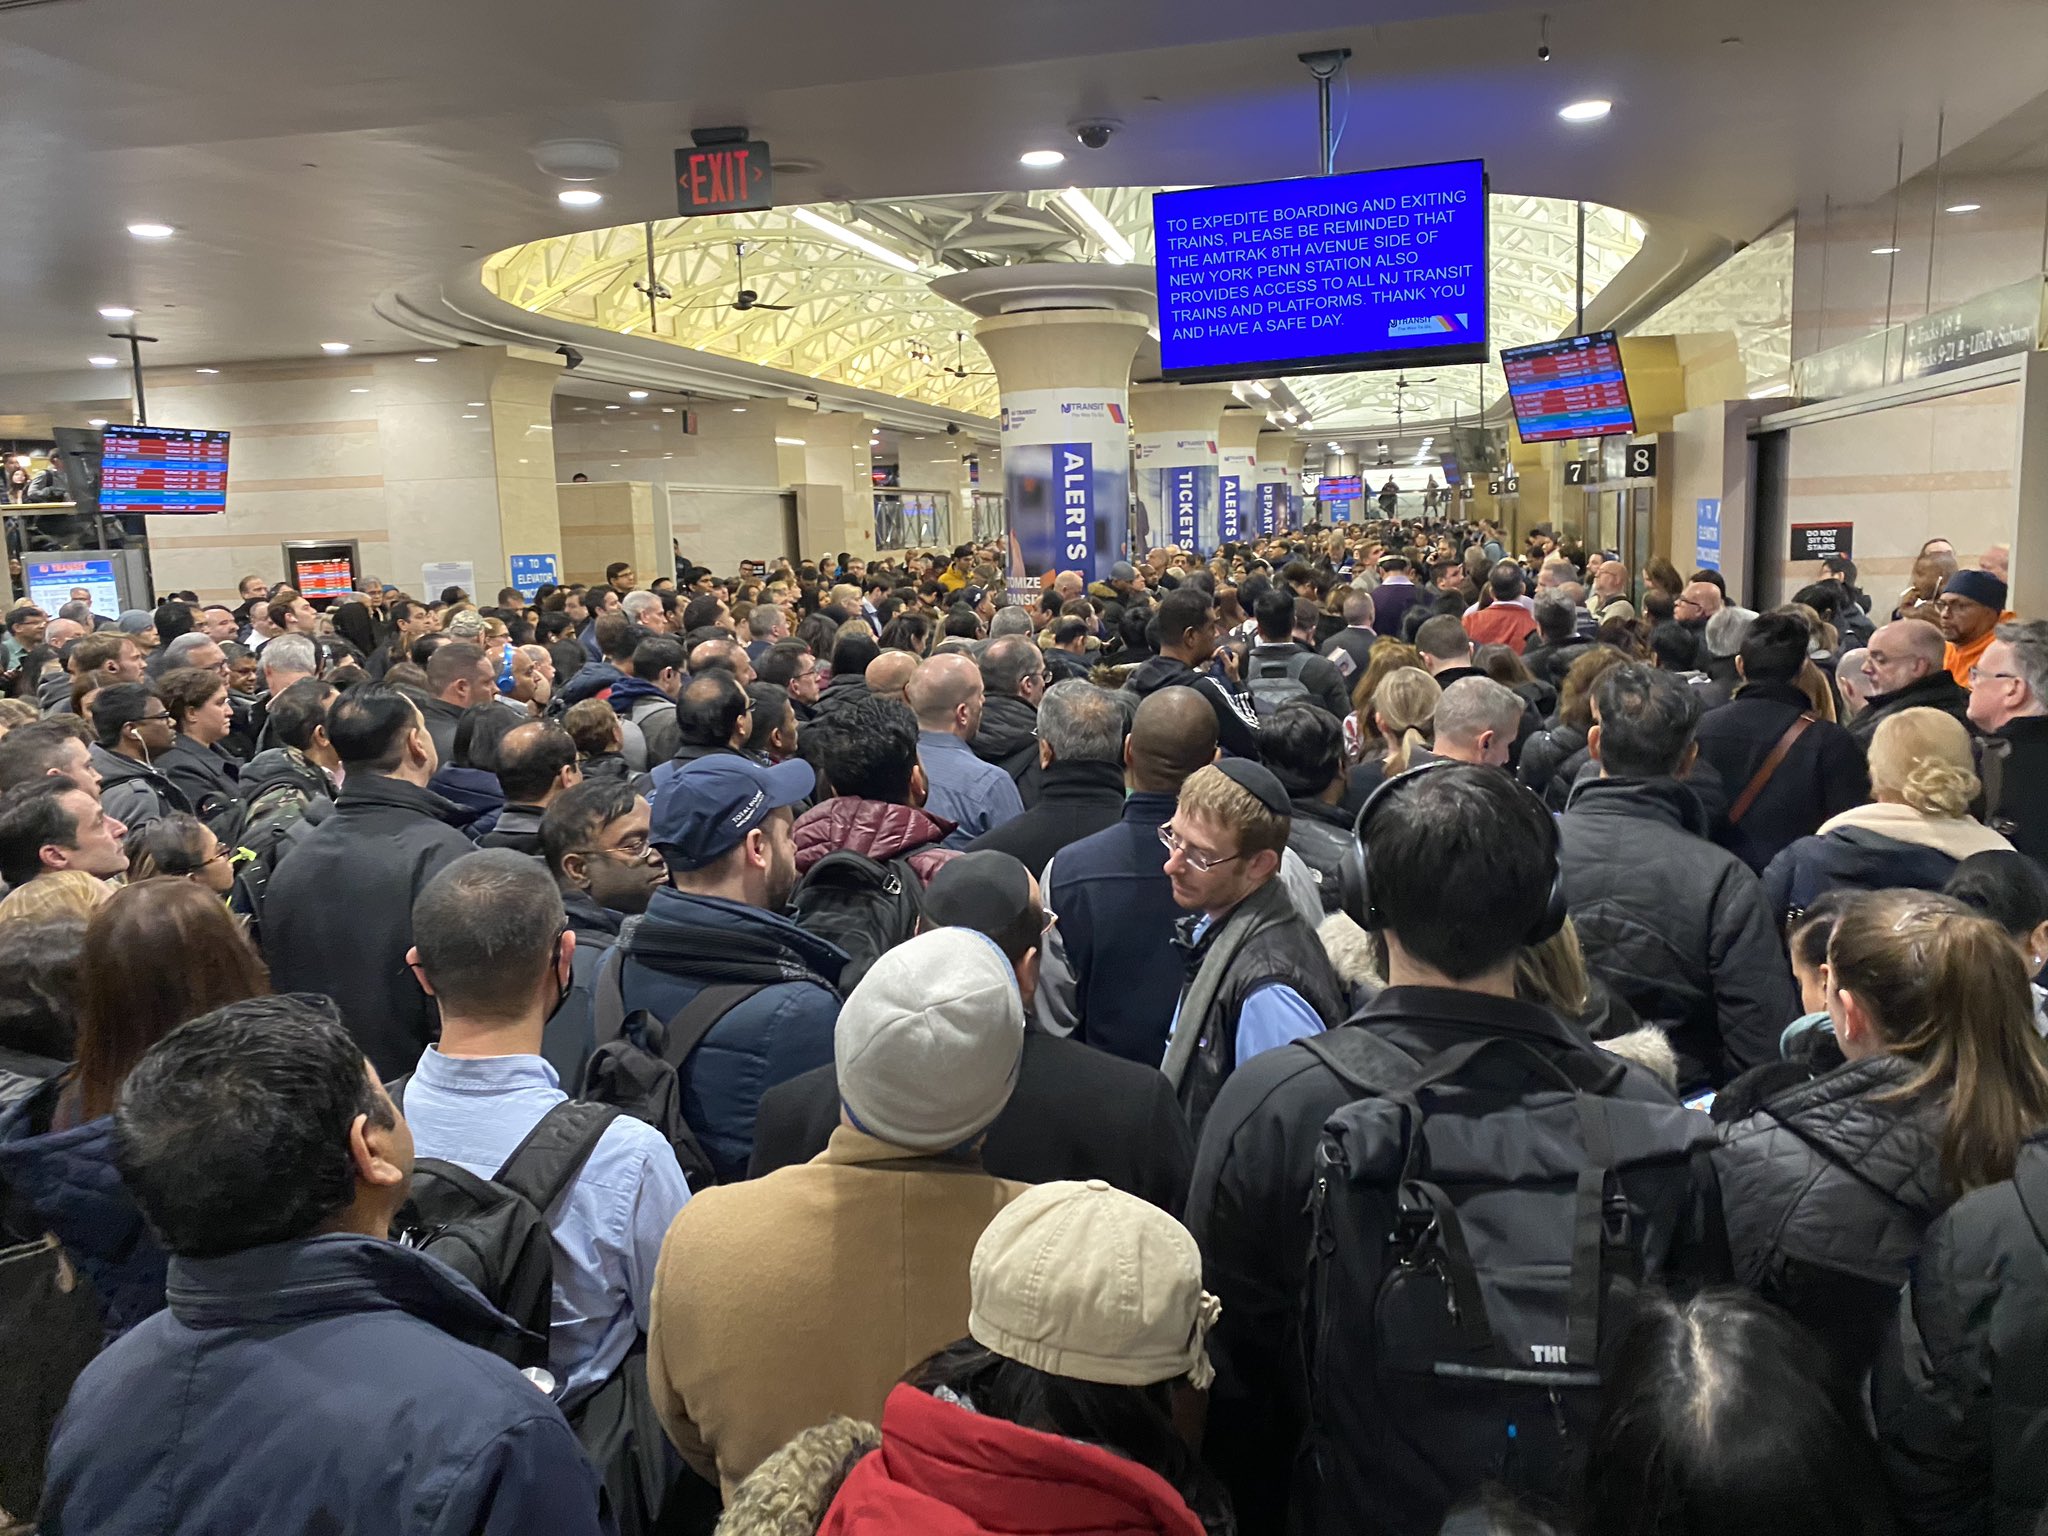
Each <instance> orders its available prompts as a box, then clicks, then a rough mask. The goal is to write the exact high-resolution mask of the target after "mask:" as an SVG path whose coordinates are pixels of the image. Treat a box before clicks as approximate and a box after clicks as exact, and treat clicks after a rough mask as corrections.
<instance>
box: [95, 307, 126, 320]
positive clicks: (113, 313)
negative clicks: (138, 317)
mask: <svg viewBox="0 0 2048 1536" xmlns="http://www.w3.org/2000/svg"><path fill="white" fill-rule="evenodd" d="M100 318H101V319H102V320H133V319H134V318H135V311H134V310H132V309H130V308H129V307H128V306H127V305H125V304H103V305H101V306H100Z"/></svg>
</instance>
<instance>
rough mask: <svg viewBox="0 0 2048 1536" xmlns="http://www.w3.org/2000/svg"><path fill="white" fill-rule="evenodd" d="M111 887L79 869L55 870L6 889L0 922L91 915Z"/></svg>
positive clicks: (108, 894)
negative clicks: (8, 889)
mask: <svg viewBox="0 0 2048 1536" xmlns="http://www.w3.org/2000/svg"><path fill="white" fill-rule="evenodd" d="M113 894H114V888H113V887H112V886H111V885H109V884H107V882H106V881H104V880H102V879H101V878H100V877H99V876H98V875H89V874H87V873H86V872H85V871H84V870H82V869H55V870H52V871H50V873H48V874H47V875H38V876H36V878H35V879H33V880H31V881H29V883H28V884H27V885H24V886H22V887H20V888H19V889H18V890H13V891H10V892H8V894H7V899H6V900H4V901H0V923H27V922H36V921H38V920H40V919H43V918H50V917H91V916H92V915H93V913H95V912H97V911H98V910H99V909H100V905H101V903H103V902H104V901H105V900H106V899H107V898H108V897H109V896H111V895H113Z"/></svg>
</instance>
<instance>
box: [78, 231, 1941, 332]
mask: <svg viewBox="0 0 2048 1536" xmlns="http://www.w3.org/2000/svg"><path fill="white" fill-rule="evenodd" d="M1949 212H1951V213H1953V212H1955V210H1954V209H1953V208H1951V209H1950V210H1949ZM100 318H101V319H102V320H133V319H134V318H135V311H134V310H132V309H130V308H129V307H128V306H127V305H125V304H106V305H102V306H101V307H100Z"/></svg>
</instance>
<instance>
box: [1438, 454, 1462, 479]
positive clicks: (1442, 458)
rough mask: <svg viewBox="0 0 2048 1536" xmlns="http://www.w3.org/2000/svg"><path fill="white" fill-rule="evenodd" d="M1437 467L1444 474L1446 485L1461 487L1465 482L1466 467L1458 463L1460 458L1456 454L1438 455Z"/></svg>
mask: <svg viewBox="0 0 2048 1536" xmlns="http://www.w3.org/2000/svg"><path fill="white" fill-rule="evenodd" d="M1437 467H1438V468H1440V469H1441V470H1442V471H1443V472H1444V484H1445V485H1459V484H1462V483H1463V482H1464V479H1465V467H1464V466H1463V465H1462V464H1460V463H1459V462H1458V456H1457V455H1456V454H1455V453H1440V454H1438V455H1437Z"/></svg>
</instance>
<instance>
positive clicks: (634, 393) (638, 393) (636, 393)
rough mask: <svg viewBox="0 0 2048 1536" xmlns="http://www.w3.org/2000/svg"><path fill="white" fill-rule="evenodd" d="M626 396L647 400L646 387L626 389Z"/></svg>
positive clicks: (630, 398)
mask: <svg viewBox="0 0 2048 1536" xmlns="http://www.w3.org/2000/svg"><path fill="white" fill-rule="evenodd" d="M626 398H627V399H628V400H645V399H646V398H647V391H646V390H644V389H629V390H627V391H626Z"/></svg>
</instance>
